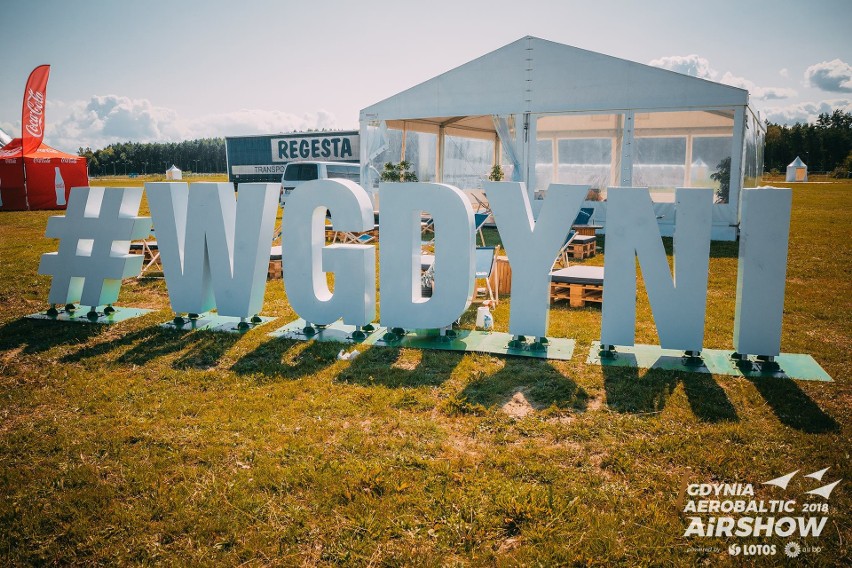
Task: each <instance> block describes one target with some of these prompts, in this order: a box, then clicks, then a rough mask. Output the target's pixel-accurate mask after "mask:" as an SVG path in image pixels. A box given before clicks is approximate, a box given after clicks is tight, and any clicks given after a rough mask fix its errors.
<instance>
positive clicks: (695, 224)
mask: <svg viewBox="0 0 852 568" xmlns="http://www.w3.org/2000/svg"><path fill="white" fill-rule="evenodd" d="M607 202H608V205H607V208H608V210H607V227H606V259H605V261H604V302H603V314H602V322H601V344H603V345H627V346H630V345H633V344H634V342H635V339H636V256H638V257H639V264H640V266H641V267H642V277H643V279H644V280H645V288H646V290H647V291H648V300H649V302H650V304H651V311H652V312H653V314H654V323H655V324H656V326H657V333H658V334H659V336H660V346H661V347H662V348H663V349H679V350H683V351H700V350H701V345H702V342H703V339H704V314H705V311H706V305H707V275H708V267H709V263H710V229H711V224H712V214H713V190H712V189H709V188H678V189H676V190H675V202H676V203H675V214H676V217H675V232H674V278H672V275H671V272H670V270H669V263H668V260H667V259H666V252H665V249H664V248H663V242H662V240H661V238H660V230H659V228H658V226H657V218H656V215H655V214H654V206H653V204H652V203H651V196H650V193H649V192H648V188H646V187H642V188H631V187H611V188H609V193H608V198H607Z"/></svg>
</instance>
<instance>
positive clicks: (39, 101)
mask: <svg viewBox="0 0 852 568" xmlns="http://www.w3.org/2000/svg"><path fill="white" fill-rule="evenodd" d="M26 106H27V110H28V111H29V113H28V114H27V123H26V124H25V125H24V129H25V130H26V131H27V133H28V134H29V135H30V136H34V137H36V138H40V137H41V135H42V132H43V129H44V92H43V91H33V90H32V89H27V100H26Z"/></svg>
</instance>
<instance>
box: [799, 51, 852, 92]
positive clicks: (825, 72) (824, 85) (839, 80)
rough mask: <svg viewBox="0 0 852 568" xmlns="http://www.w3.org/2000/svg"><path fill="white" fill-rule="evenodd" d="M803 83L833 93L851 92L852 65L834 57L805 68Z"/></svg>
mask: <svg viewBox="0 0 852 568" xmlns="http://www.w3.org/2000/svg"><path fill="white" fill-rule="evenodd" d="M805 84H806V85H808V86H811V87H816V88H818V89H822V90H823V91H831V92H834V93H852V65H849V64H848V63H846V62H844V61H841V60H839V59H835V60H833V61H823V62H822V63H817V64H816V65H811V66H810V67H808V68H807V69H805Z"/></svg>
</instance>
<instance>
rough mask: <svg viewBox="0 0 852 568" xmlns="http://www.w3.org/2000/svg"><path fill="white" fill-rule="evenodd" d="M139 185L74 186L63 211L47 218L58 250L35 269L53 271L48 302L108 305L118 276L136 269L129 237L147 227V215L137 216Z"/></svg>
mask: <svg viewBox="0 0 852 568" xmlns="http://www.w3.org/2000/svg"><path fill="white" fill-rule="evenodd" d="M141 201H142V188H141V187H75V188H73V189H72V191H71V195H70V197H69V199H68V208H67V209H66V211H65V215H64V216H55V217H51V218H50V219H48V221H47V231H46V235H47V236H48V237H52V238H55V239H59V251H58V252H52V253H47V254H44V255H42V257H41V263H40V264H39V267H38V273H39V274H48V275H50V276H53V281H52V282H51V285H50V294H49V296H48V300H49V302H50V303H51V304H74V303H80V304H82V305H84V306H91V307H92V310H93V311H94V308H95V307H96V306H102V305H110V304H112V303H114V302H115V301H116V300H117V299H118V292H119V290H120V288H121V281H122V279H124V278H127V277H128V276H133V275H136V274H139V270H140V269H141V268H142V260H143V258H142V256H141V255H136V254H129V252H130V241H134V240H139V239H144V238H145V237H147V236H148V235H149V234H150V232H151V218H150V217H138V216H137V214H138V213H139V203H140V202H141Z"/></svg>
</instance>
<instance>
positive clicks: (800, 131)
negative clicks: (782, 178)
mask: <svg viewBox="0 0 852 568" xmlns="http://www.w3.org/2000/svg"><path fill="white" fill-rule="evenodd" d="M850 151H852V113H849V112H844V111H842V110H840V109H837V110H835V111H834V112H832V113H831V114H829V113H822V114H820V115H819V116H818V117H817V119H816V121H815V122H814V123H813V124H801V123H796V124H794V125H793V126H782V125H778V124H773V123H771V122H768V123H767V124H766V148H765V154H764V166H765V168H766V169H767V170H778V171H784V170H785V168H786V167H787V164H789V163H790V162H792V161H793V160H794V159H795V158H796V156H800V157H801V158H802V159H803V160H804V161H805V163H807V164H808V167H809V169H810V170H811V171H832V170H836V169H837V168H839V167H840V168H842V167H843V164H844V161H845V160H846V156H848V155H849V152H850Z"/></svg>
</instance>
